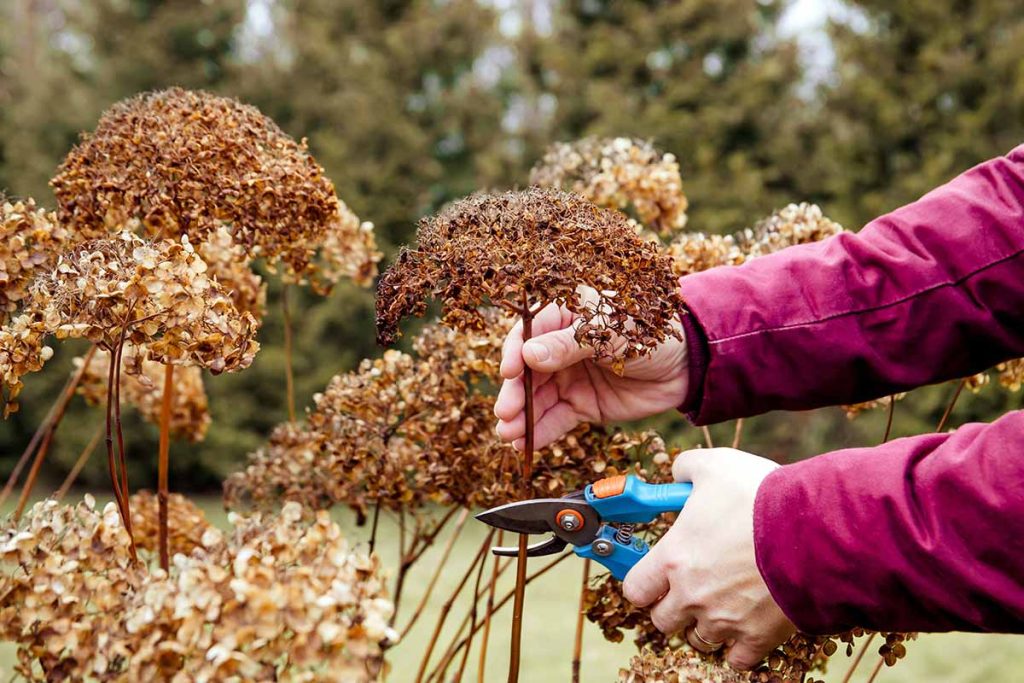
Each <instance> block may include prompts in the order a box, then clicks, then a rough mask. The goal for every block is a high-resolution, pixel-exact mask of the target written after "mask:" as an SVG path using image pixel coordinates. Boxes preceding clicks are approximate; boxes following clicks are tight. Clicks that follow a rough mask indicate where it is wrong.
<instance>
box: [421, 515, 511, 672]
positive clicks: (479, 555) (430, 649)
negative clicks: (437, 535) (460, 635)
mask: <svg viewBox="0 0 1024 683" xmlns="http://www.w3.org/2000/svg"><path fill="white" fill-rule="evenodd" d="M493 537H494V531H493V530H492V531H490V532H489V533H488V534H487V536H485V537H484V542H483V543H482V544H481V545H480V549H479V550H477V551H476V556H475V557H474V558H473V561H472V562H471V563H470V565H469V569H467V570H466V573H465V574H463V576H462V579H460V580H459V584H458V585H457V586H456V587H455V591H454V592H453V593H452V594H451V596H450V597H449V598H448V600H446V601H445V603H444V605H442V606H441V611H440V613H439V614H438V617H437V623H436V624H435V625H434V633H433V635H431V637H430V642H429V643H427V651H426V653H425V654H424V655H423V659H422V660H421V661H420V669H419V671H418V672H417V674H416V683H422V681H423V677H424V676H425V675H426V673H427V665H428V664H430V656H431V655H432V654H434V647H435V646H436V645H437V639H438V637H440V635H441V629H443V628H444V622H445V621H446V620H447V619H448V613H449V612H450V611H451V609H452V605H453V604H455V600H456V599H458V597H459V593H461V592H462V589H463V587H464V586H465V585H466V583H467V582H468V581H469V577H470V576H472V575H473V570H474V569H475V568H476V565H477V563H480V562H482V561H483V558H484V557H485V556H486V553H487V550H488V549H489V548H490V547H491V539H492V538H493Z"/></svg>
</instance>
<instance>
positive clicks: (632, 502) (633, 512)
mask: <svg viewBox="0 0 1024 683" xmlns="http://www.w3.org/2000/svg"><path fill="white" fill-rule="evenodd" d="M692 491H693V484H691V483H690V482H681V483H678V484H648V483H647V482H644V481H640V480H639V479H637V478H636V477H634V476H628V477H626V486H625V488H623V490H622V493H619V494H617V495H614V496H606V497H604V498H598V497H597V496H596V495H595V494H594V487H593V485H589V486H587V488H586V489H584V491H583V495H584V497H585V498H586V501H587V502H588V503H590V506H591V507H592V508H594V510H596V511H597V514H599V515H600V516H601V521H604V522H632V523H636V524H643V523H645V522H650V521H652V520H654V518H655V517H657V516H658V515H660V514H663V513H665V512H679V511H680V510H682V509H683V506H684V505H686V500H687V499H688V498H689V497H690V493H691V492H692Z"/></svg>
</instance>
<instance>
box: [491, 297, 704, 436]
mask: <svg viewBox="0 0 1024 683" xmlns="http://www.w3.org/2000/svg"><path fill="white" fill-rule="evenodd" d="M676 325H677V329H678V331H679V338H678V339H677V338H675V337H671V336H670V337H669V338H668V339H666V340H665V341H664V342H663V343H662V344H661V345H660V346H658V347H657V348H656V349H655V350H654V351H653V352H652V353H651V354H650V355H647V356H644V357H641V358H634V359H631V360H628V361H626V363H625V366H624V368H623V371H622V374H621V375H618V374H616V373H615V372H614V371H613V370H612V367H611V361H606V360H600V361H595V360H593V355H594V350H593V349H591V348H589V347H580V345H579V344H577V343H576V339H575V337H574V334H575V330H576V328H575V316H574V315H573V314H572V313H570V312H569V311H567V310H565V309H564V308H560V307H559V306H556V305H555V304H551V305H549V306H546V307H545V308H543V309H541V310H540V311H539V312H538V313H537V315H536V316H534V318H533V337H532V338H531V339H530V341H528V342H526V343H525V344H524V343H523V324H522V321H520V322H519V323H516V326H515V327H513V328H512V330H511V331H510V332H509V334H508V337H506V339H505V346H504V348H503V349H502V356H501V376H502V377H503V378H504V382H503V383H502V386H501V391H500V392H499V393H498V398H497V400H496V401H495V403H494V414H495V416H497V418H498V427H497V432H498V436H500V437H501V438H502V439H504V440H506V441H511V442H513V445H514V446H515V447H516V448H519V449H522V448H523V440H524V439H523V437H524V436H525V434H526V413H525V402H526V389H525V386H524V384H523V376H522V375H523V368H524V360H525V363H526V364H527V365H529V367H530V368H532V369H533V370H534V375H533V405H534V420H535V427H534V446H535V447H537V448H543V447H544V446H546V445H548V444H550V443H551V442H553V441H556V440H557V439H559V438H561V437H562V436H563V435H565V434H566V433H567V432H569V431H570V430H572V429H573V427H575V426H576V425H578V424H579V423H581V422H595V423H602V422H608V421H613V420H633V419H638V418H642V417H647V416H648V415H654V414H656V413H660V412H662V411H665V410H668V409H670V408H675V407H677V406H679V405H680V404H682V402H683V399H685V398H686V389H687V352H686V341H685V340H684V339H683V338H682V337H683V334H682V329H681V327H682V326H681V325H679V323H678V322H677V323H676Z"/></svg>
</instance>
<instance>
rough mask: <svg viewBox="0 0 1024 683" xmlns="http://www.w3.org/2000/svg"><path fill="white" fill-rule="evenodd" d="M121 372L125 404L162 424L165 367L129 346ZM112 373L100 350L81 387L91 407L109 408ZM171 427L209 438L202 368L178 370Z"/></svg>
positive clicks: (78, 361) (193, 437)
mask: <svg viewBox="0 0 1024 683" xmlns="http://www.w3.org/2000/svg"><path fill="white" fill-rule="evenodd" d="M73 363H74V367H75V370H76V371H77V370H78V369H80V368H81V367H82V365H83V364H84V358H75V359H74V361H73ZM121 370H122V373H121V401H122V402H124V403H127V404H128V405H132V406H135V409H136V410H138V411H139V415H141V416H142V418H143V419H144V420H146V421H147V422H151V423H152V424H155V425H158V424H160V414H161V408H162V404H163V393H164V366H163V365H161V364H160V363H155V362H153V361H151V360H148V359H147V357H146V349H145V347H138V346H135V345H132V344H126V345H125V349H124V351H123V353H122V356H121ZM109 371H110V353H108V352H107V351H105V350H97V351H96V352H95V353H94V354H93V357H92V359H91V360H90V362H89V365H88V366H87V367H86V370H85V372H84V374H83V375H82V378H81V381H80V382H79V384H78V393H79V394H81V395H82V396H83V397H84V398H85V401H86V403H88V404H89V405H93V406H103V405H106V401H107V380H108V378H109ZM168 424H169V427H170V433H171V437H172V438H175V439H186V440H188V441H190V442H192V443H197V442H199V441H202V440H203V439H204V438H206V430H207V429H208V428H209V426H210V410H209V403H208V401H207V397H206V388H205V387H204V386H203V375H202V372H201V371H200V369H199V368H197V367H195V366H191V365H189V366H185V367H178V368H175V370H174V389H173V391H172V392H171V414H170V421H169V423H168ZM136 540H138V539H137V538H136Z"/></svg>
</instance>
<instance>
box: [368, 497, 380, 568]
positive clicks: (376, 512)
mask: <svg viewBox="0 0 1024 683" xmlns="http://www.w3.org/2000/svg"><path fill="white" fill-rule="evenodd" d="M379 522H380V500H379V499H378V500H377V504H376V505H374V506H373V526H372V527H371V528H370V554H371V555H373V550H374V548H376V547H377V525H378V523H379Z"/></svg>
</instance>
